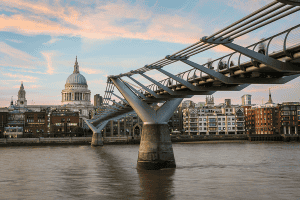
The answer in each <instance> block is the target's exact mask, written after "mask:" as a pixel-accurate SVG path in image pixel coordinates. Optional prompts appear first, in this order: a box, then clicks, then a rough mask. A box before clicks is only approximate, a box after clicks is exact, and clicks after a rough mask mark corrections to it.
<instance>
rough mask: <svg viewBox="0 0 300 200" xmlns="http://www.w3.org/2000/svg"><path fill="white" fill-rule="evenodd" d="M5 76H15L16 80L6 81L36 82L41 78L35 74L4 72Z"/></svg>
mask: <svg viewBox="0 0 300 200" xmlns="http://www.w3.org/2000/svg"><path fill="white" fill-rule="evenodd" d="M2 75H3V76H6V77H10V78H13V79H14V80H6V81H19V82H21V81H23V82H32V83H34V82H36V81H37V80H38V79H39V78H37V77H34V76H26V75H22V74H12V73H3V74H2Z"/></svg>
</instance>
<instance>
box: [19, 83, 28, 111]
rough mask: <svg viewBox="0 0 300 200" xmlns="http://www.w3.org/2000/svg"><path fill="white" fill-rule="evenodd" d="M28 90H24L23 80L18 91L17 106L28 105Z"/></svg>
mask: <svg viewBox="0 0 300 200" xmlns="http://www.w3.org/2000/svg"><path fill="white" fill-rule="evenodd" d="M25 95H26V92H25V90H24V86H23V81H22V82H21V86H20V90H19V92H18V101H17V106H19V107H24V106H27V100H26V97H25Z"/></svg>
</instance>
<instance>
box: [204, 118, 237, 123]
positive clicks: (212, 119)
mask: <svg viewBox="0 0 300 200" xmlns="http://www.w3.org/2000/svg"><path fill="white" fill-rule="evenodd" d="M202 119H203V121H206V118H199V121H202ZM227 120H228V121H230V120H233V121H234V120H235V118H234V117H233V118H230V117H228V118H227ZM208 121H209V122H215V121H216V118H209V119H208ZM218 121H225V118H224V117H223V118H218Z"/></svg>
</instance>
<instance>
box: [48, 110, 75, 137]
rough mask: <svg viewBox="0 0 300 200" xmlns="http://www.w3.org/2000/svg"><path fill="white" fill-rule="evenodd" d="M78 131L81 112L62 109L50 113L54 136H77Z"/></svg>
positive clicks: (51, 128)
mask: <svg viewBox="0 0 300 200" xmlns="http://www.w3.org/2000/svg"><path fill="white" fill-rule="evenodd" d="M78 131H79V112H73V111H69V110H67V109H62V110H53V111H52V112H51V113H50V133H51V134H53V135H54V136H57V137H64V136H76V134H78Z"/></svg>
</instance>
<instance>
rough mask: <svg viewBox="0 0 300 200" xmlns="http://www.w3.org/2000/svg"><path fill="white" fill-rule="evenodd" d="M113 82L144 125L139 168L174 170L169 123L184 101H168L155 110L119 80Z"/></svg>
mask: <svg viewBox="0 0 300 200" xmlns="http://www.w3.org/2000/svg"><path fill="white" fill-rule="evenodd" d="M111 80H112V82H113V83H114V85H115V86H116V87H117V88H118V90H119V91H120V92H121V94H122V95H123V96H124V97H125V99H126V100H127V102H128V103H129V104H130V106H131V107H132V108H133V109H134V110H135V112H136V113H137V114H138V116H139V117H140V118H141V119H142V120H143V122H144V125H143V128H142V136H141V142H140V149H139V155H138V161H137V168H138V169H148V170H157V169H162V168H175V167H176V164H175V158H174V153H173V147H172V142H171V137H170V132H169V128H168V124H167V122H168V120H169V119H170V118H171V116H172V115H173V112H174V111H175V110H176V108H177V107H178V106H179V104H180V103H181V101H182V99H183V98H177V99H172V100H167V101H166V102H165V103H164V104H163V105H162V106H161V107H160V108H159V109H158V110H155V109H154V108H152V107H151V106H150V105H148V104H147V103H146V102H144V101H142V100H141V99H140V98H138V97H137V96H136V95H135V94H134V93H133V92H132V90H130V89H129V88H128V87H127V86H126V85H125V84H124V83H123V82H122V81H121V80H120V79H117V78H111Z"/></svg>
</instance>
